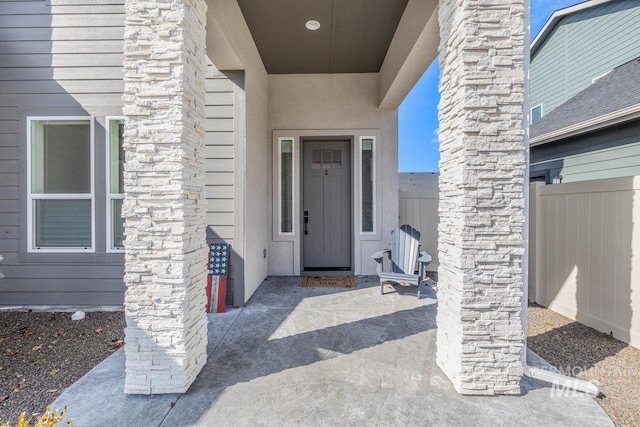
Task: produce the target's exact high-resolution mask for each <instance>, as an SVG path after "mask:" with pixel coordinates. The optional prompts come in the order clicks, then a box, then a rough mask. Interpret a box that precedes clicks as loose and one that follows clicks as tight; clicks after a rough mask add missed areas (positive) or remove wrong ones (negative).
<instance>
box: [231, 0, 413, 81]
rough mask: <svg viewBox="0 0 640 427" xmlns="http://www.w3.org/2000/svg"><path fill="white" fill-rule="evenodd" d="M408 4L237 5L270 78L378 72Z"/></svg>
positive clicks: (361, 0)
mask: <svg viewBox="0 0 640 427" xmlns="http://www.w3.org/2000/svg"><path fill="white" fill-rule="evenodd" d="M407 2H408V0H238V4H239V5H240V9H241V10H242V13H243V15H244V18H245V20H246V22H247V25H248V27H249V30H250V31H251V35H252V37H253V39H254V41H255V44H256V46H257V48H258V52H259V53H260V56H261V58H262V61H263V63H264V66H265V68H266V70H267V72H268V73H270V74H294V73H368V72H378V71H380V67H381V66H382V63H383V61H384V58H385V55H386V53H387V50H388V49H389V45H390V43H391V40H392V39H393V35H394V33H395V31H396V29H397V27H398V24H399V22H400V18H401V17H402V14H403V12H404V10H405V7H406V6H407ZM309 20H316V21H318V22H319V23H320V29H318V30H317V31H309V30H307V29H306V28H305V23H306V22H307V21H309Z"/></svg>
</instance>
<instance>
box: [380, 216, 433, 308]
mask: <svg viewBox="0 0 640 427" xmlns="http://www.w3.org/2000/svg"><path fill="white" fill-rule="evenodd" d="M390 246H391V248H390V249H385V250H383V251H379V252H376V253H375V254H373V255H371V258H373V259H374V260H375V261H376V262H377V263H378V267H377V269H376V272H377V273H378V276H380V293H381V294H382V295H384V283H385V282H387V281H390V282H396V283H399V282H408V283H411V284H412V285H416V286H417V287H418V298H420V283H421V282H422V281H423V280H424V278H425V273H426V270H425V268H426V266H427V265H428V264H429V263H430V262H431V255H429V254H428V253H426V252H420V232H419V231H418V230H416V229H415V228H413V227H411V226H410V225H407V224H404V225H401V226H400V227H399V228H396V229H395V230H393V231H391V242H390ZM385 254H387V256H388V257H389V259H390V260H391V271H386V272H385V271H383V258H384V255H385ZM418 254H419V255H420V256H419V257H418ZM416 261H417V263H418V274H414V272H415V267H416Z"/></svg>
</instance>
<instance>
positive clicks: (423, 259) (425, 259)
mask: <svg viewBox="0 0 640 427" xmlns="http://www.w3.org/2000/svg"><path fill="white" fill-rule="evenodd" d="M432 260H433V259H432V258H431V255H429V254H428V253H426V252H420V258H418V262H419V263H420V264H424V265H427V264H429V263H430V262H431V261H432Z"/></svg>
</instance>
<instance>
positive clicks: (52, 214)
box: [0, 0, 528, 394]
mask: <svg viewBox="0 0 640 427" xmlns="http://www.w3.org/2000/svg"><path fill="white" fill-rule="evenodd" d="M527 4H528V2H526V1H525V0H501V1H496V2H478V1H477V0H455V1H454V0H440V1H437V0H314V1H290V0H206V1H205V0H148V1H147V0H145V1H138V0H124V1H122V0H101V1H99V2H95V1H89V0H26V1H25V0H22V1H2V2H0V143H1V145H0V206H1V211H0V253H2V254H3V256H4V257H5V259H4V260H3V261H2V264H1V265H0V267H1V268H2V271H3V273H4V274H5V276H6V277H5V278H4V279H2V281H0V303H1V304H3V305H34V304H35V305H47V304H48V305H78V304H90V305H121V304H123V303H124V305H125V314H126V317H127V328H126V331H125V332H126V344H125V353H126V359H127V362H126V363H127V368H126V380H125V392H126V393H145V394H148V393H175V392H184V391H185V390H186V389H187V388H188V387H189V385H190V384H191V383H192V381H193V380H194V378H195V376H196V375H197V374H198V372H200V370H201V369H202V366H203V365H204V364H205V363H206V360H207V351H206V342H207V318H206V315H205V313H204V307H205V292H204V284H205V283H206V260H207V246H206V241H207V240H208V241H209V242H212V241H224V242H228V243H230V244H231V246H232V267H231V271H230V278H231V281H230V282H231V283H230V285H231V286H230V294H229V295H228V296H227V298H228V299H227V301H229V302H233V303H234V304H236V305H243V304H244V303H245V302H246V301H247V300H248V299H249V298H250V297H251V295H252V294H253V293H254V292H255V291H256V289H257V288H258V286H259V285H260V284H261V283H262V281H263V280H264V279H265V278H266V277H267V276H268V275H292V276H297V275H301V274H319V273H318V271H324V270H339V271H340V272H342V273H341V274H354V275H359V274H374V273H375V262H373V260H372V259H371V254H372V253H374V252H376V251H379V250H381V249H383V248H384V247H386V246H387V242H388V239H389V234H390V232H391V230H392V229H394V228H395V227H397V225H398V165H397V157H398V156H397V152H398V105H399V104H400V103H401V102H402V100H403V99H404V98H405V96H406V94H407V93H408V92H409V91H410V90H411V88H412V87H413V85H414V84H415V82H416V81H418V79H419V78H420V76H421V75H422V74H423V72H424V70H425V69H426V68H427V67H428V65H429V64H430V63H431V62H432V60H433V59H434V58H435V57H436V54H437V53H438V51H439V52H440V55H439V62H440V70H441V79H440V88H441V95H442V96H441V101H440V104H439V119H440V126H439V129H440V131H439V141H440V147H441V160H440V165H441V174H440V195H439V212H440V215H439V216H440V226H439V227H440V228H439V241H438V247H439V251H440V254H439V255H440V267H439V271H438V275H439V279H440V283H441V284H442V285H443V286H441V287H440V291H439V293H438V299H439V304H438V331H437V334H438V336H437V345H438V352H437V360H438V365H439V366H440V367H441V368H442V370H443V371H444V372H445V373H446V374H447V375H448V376H449V378H450V379H451V380H452V382H453V384H454V386H455V388H456V390H458V391H460V392H461V393H465V394H519V393H520V379H521V377H522V372H523V363H524V361H525V358H526V354H525V352H524V347H525V346H524V336H525V334H524V324H525V320H524V318H525V317H526V316H525V313H526V301H523V297H522V295H523V292H522V289H523V286H524V276H525V271H524V268H525V266H524V265H523V256H524V253H525V243H524V238H523V225H524V223H525V210H524V207H525V206H526V203H525V191H524V188H525V185H526V183H525V178H524V177H525V176H526V173H525V171H526V167H527V162H526V147H527V141H526V136H525V132H524V130H523V128H522V124H523V123H524V122H525V120H524V116H525V114H524V111H523V99H524V94H525V88H526V83H527V82H526V76H527V73H526V71H527V70H526V64H527V61H525V56H524V55H525V45H524V43H525V40H527V38H528V35H527V33H526V28H527V26H526V25H525V24H526V23H525V21H526V16H527V10H526V7H527ZM123 45H124V47H123ZM207 59H209V60H210V65H209V66H207ZM211 64H213V65H211ZM121 218H124V221H122V219H121ZM205 230H206V234H205ZM123 247H124V248H125V250H124V251H123V250H122V248H123ZM123 252H124V253H123ZM123 276H124V280H123ZM125 283H126V294H125ZM505 331H507V332H506V333H505ZM479 336H481V337H482V341H478V337H479Z"/></svg>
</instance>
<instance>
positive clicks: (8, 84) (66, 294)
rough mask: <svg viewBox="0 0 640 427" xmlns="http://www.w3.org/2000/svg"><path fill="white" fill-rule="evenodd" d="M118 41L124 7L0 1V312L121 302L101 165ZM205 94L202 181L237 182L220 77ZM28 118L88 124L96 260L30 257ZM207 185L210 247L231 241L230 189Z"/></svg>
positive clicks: (119, 85) (115, 97)
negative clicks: (221, 177)
mask: <svg viewBox="0 0 640 427" xmlns="http://www.w3.org/2000/svg"><path fill="white" fill-rule="evenodd" d="M123 35H124V5H123V3H122V1H121V0H120V1H117V0H100V1H98V2H96V1H90V0H50V1H47V2H45V1H15V2H7V1H3V2H0V254H1V255H2V256H3V257H4V259H3V260H2V261H0V272H2V273H3V274H4V275H5V278H4V279H2V280H0V305H102V306H112V305H122V304H123V302H124V292H125V285H124V281H123V274H124V255H123V254H122V253H108V252H107V242H106V240H107V239H106V232H107V231H106V230H107V215H106V209H107V201H106V161H105V153H106V146H105V144H106V140H105V139H106V134H105V125H106V123H105V120H106V117H108V116H116V117H117V116H122V91H123V80H122V50H123ZM207 91H208V93H207V99H208V102H207V141H208V143H207V150H208V151H207V168H208V169H209V170H215V171H216V172H211V173H208V174H207V175H208V176H209V175H212V176H214V175H215V174H221V173H227V174H230V175H233V158H234V146H233V145H234V137H233V86H232V85H231V84H230V81H229V80H228V79H227V78H226V77H224V76H218V77H216V78H215V79H214V78H211V79H209V80H208V82H207ZM229 93H231V96H229ZM227 100H230V102H227ZM34 116H40V117H53V116H55V117H59V116H62V117H64V116H85V117H92V118H93V120H94V135H93V136H94V141H93V142H94V164H93V169H94V177H95V178H94V185H95V192H94V203H95V205H94V206H95V211H94V215H95V241H94V247H95V251H94V252H93V253H84V252H81V253H30V252H28V250H27V190H28V189H27V188H26V185H27V143H28V141H27V118H28V117H34ZM229 123H231V124H229ZM229 126H230V127H229ZM229 129H230V130H229ZM228 133H230V135H229V134H228ZM211 168H213V169H211ZM207 183H208V186H207V199H209V200H208V202H209V209H208V211H209V212H208V215H207V218H208V222H209V224H210V226H209V228H210V229H211V230H212V231H213V232H214V233H215V235H216V237H215V238H211V239H210V240H211V241H214V240H216V241H217V240H223V241H227V242H229V243H233V237H234V224H233V214H232V213H233V181H232V180H231V181H230V182H227V181H225V182H218V181H217V180H211V182H209V180H208V182H207ZM229 199H230V201H231V204H230V206H229V202H228V200H229ZM225 203H226V206H225ZM217 204H222V205H223V207H218V206H217ZM229 288H230V290H232V283H230V286H229Z"/></svg>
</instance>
